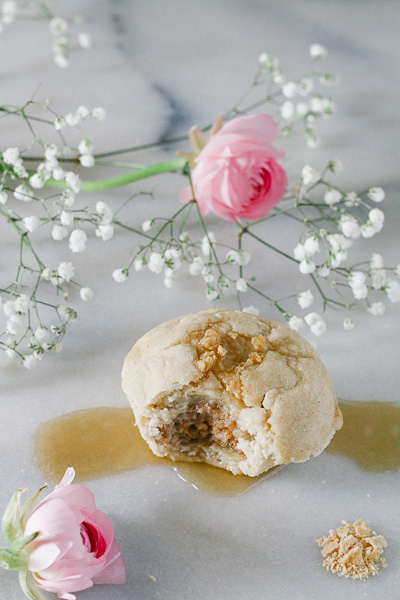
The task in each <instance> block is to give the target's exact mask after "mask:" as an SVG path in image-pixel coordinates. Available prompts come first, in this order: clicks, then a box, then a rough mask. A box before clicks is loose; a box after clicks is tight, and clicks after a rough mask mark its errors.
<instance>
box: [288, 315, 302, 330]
mask: <svg viewBox="0 0 400 600" xmlns="http://www.w3.org/2000/svg"><path fill="white" fill-rule="evenodd" d="M288 326H289V328H290V329H293V331H299V330H300V329H302V328H303V327H305V323H304V319H301V318H300V317H296V315H293V316H291V317H290V319H289V320H288Z"/></svg>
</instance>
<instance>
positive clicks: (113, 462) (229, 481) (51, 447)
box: [33, 408, 282, 496]
mask: <svg viewBox="0 0 400 600" xmlns="http://www.w3.org/2000/svg"><path fill="white" fill-rule="evenodd" d="M33 459H34V462H35V464H36V466H37V467H38V468H39V469H40V471H41V472H42V473H43V475H44V478H45V480H46V481H48V482H51V483H54V484H55V483H58V482H59V481H60V480H61V478H62V476H63V475H64V472H65V469H66V468H67V467H69V466H73V467H74V469H75V472H76V477H75V481H87V480H89V479H98V478H100V477H107V475H113V474H115V473H121V472H123V471H131V470H133V469H137V468H139V467H142V466H143V465H149V464H156V465H164V466H168V467H172V468H173V469H174V470H175V471H176V473H177V474H178V476H179V477H180V478H181V479H183V480H184V481H187V482H188V483H190V484H191V485H192V486H193V487H195V488H196V489H200V490H203V491H205V492H209V493H211V494H214V495H218V496H237V495H239V494H242V493H243V492H244V491H246V490H247V489H248V488H250V487H252V486H254V485H256V484H257V483H258V482H259V481H260V480H261V479H266V478H268V477H271V476H272V475H274V474H275V473H276V471H277V470H278V469H281V468H282V467H276V468H275V469H271V470H270V471H268V473H265V474H263V475H260V476H259V477H246V476H245V475H233V474H232V473H229V471H225V470H224V469H218V468H217V467H212V466H211V465H207V464H204V463H186V462H175V461H172V460H169V459H168V458H159V457H157V456H155V455H154V454H153V453H152V452H151V450H150V449H149V448H148V446H147V444H146V442H144V441H143V439H142V437H141V435H140V433H139V430H138V428H137V427H136V426H135V425H134V417H133V413H132V410H131V409H130V408H89V409H86V410H79V411H77V412H72V413H69V414H67V415H62V416H61V417H57V418H56V419H52V420H51V421H46V422H45V423H42V424H41V425H40V426H39V428H38V430H37V432H36V435H35V438H34V441H33Z"/></svg>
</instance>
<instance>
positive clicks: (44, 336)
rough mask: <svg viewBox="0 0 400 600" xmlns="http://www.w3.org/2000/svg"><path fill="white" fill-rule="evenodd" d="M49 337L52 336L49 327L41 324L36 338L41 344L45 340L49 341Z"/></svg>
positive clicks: (36, 332)
mask: <svg viewBox="0 0 400 600" xmlns="http://www.w3.org/2000/svg"><path fill="white" fill-rule="evenodd" d="M49 337H50V333H49V330H48V329H47V327H42V326H40V327H38V328H37V329H36V330H35V338H36V340H37V341H38V342H39V344H43V342H47V340H48V339H49Z"/></svg>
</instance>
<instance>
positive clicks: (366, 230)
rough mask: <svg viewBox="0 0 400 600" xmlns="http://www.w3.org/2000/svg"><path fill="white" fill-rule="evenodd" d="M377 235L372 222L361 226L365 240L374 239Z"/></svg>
mask: <svg viewBox="0 0 400 600" xmlns="http://www.w3.org/2000/svg"><path fill="white" fill-rule="evenodd" d="M376 233H377V231H376V228H375V226H374V225H372V223H371V222H370V221H367V222H366V223H364V224H363V225H361V235H362V236H363V238H370V237H373V236H374V235H375V234H376Z"/></svg>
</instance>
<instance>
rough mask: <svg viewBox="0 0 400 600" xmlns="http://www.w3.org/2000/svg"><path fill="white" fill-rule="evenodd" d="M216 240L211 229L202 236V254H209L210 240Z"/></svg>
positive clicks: (213, 241) (212, 242)
mask: <svg viewBox="0 0 400 600" xmlns="http://www.w3.org/2000/svg"><path fill="white" fill-rule="evenodd" d="M216 241H217V240H216V238H215V235H214V233H213V232H212V231H209V232H208V236H207V235H205V236H204V237H203V239H202V240H201V251H202V253H203V255H204V256H209V254H210V250H211V246H210V242H211V244H215V242H216Z"/></svg>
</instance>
